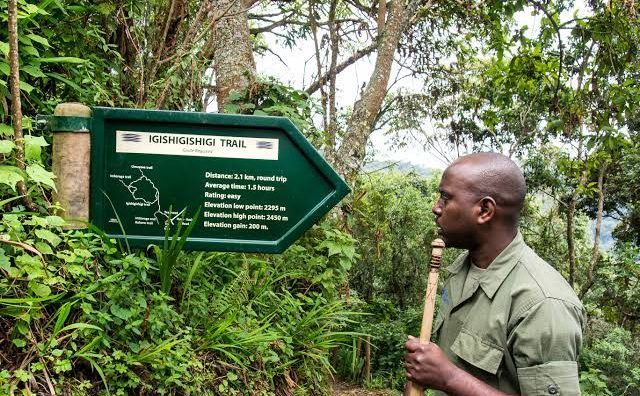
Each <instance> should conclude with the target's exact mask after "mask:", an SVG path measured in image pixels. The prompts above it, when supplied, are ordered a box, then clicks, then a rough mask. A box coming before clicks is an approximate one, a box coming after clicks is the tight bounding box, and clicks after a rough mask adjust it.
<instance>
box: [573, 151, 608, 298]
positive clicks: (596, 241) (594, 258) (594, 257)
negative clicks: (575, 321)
mask: <svg viewBox="0 0 640 396" xmlns="http://www.w3.org/2000/svg"><path fill="white" fill-rule="evenodd" d="M607 166H608V164H607V163H605V164H603V165H602V168H600V174H599V175H598V213H597V214H596V232H595V236H594V237H593V250H592V251H591V263H590V265H589V273H588V274H587V281H586V282H585V284H584V285H582V288H581V289H580V295H579V297H580V299H582V298H583V297H584V295H585V294H587V292H588V291H589V289H590V288H591V286H593V273H594V271H595V269H596V265H597V264H598V259H599V258H600V229H601V228H602V215H603V212H604V196H605V193H606V187H605V186H604V175H605V174H606V172H607Z"/></svg>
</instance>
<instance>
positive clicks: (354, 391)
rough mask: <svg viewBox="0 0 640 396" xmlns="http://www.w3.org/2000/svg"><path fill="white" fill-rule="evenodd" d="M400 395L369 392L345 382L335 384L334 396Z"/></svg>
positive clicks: (382, 391) (391, 392) (386, 392)
mask: <svg viewBox="0 0 640 396" xmlns="http://www.w3.org/2000/svg"><path fill="white" fill-rule="evenodd" d="M397 395H398V393H396V392H393V391H388V390H387V391H384V390H369V389H363V388H360V387H358V386H354V385H349V384H346V383H344V382H336V383H334V384H333V396H397Z"/></svg>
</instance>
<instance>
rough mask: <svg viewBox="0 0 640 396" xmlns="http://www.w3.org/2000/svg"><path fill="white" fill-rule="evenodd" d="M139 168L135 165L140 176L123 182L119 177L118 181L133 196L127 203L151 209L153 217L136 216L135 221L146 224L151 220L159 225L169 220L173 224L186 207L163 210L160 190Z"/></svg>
mask: <svg viewBox="0 0 640 396" xmlns="http://www.w3.org/2000/svg"><path fill="white" fill-rule="evenodd" d="M141 168H142V167H137V169H138V171H140V176H139V177H138V178H137V179H135V180H133V181H132V182H125V181H124V180H122V179H120V183H122V185H123V186H124V187H125V188H126V189H127V190H128V191H129V193H130V194H131V198H133V201H131V202H127V205H131V206H136V207H141V208H146V209H150V210H153V214H152V216H153V217H137V216H136V222H138V221H146V222H147V224H148V222H149V221H151V222H155V224H161V225H163V224H165V223H166V222H169V224H171V225H173V224H174V222H175V221H176V219H178V217H180V216H181V215H182V213H184V211H185V209H186V208H185V209H182V210H181V211H180V212H174V211H171V210H168V209H167V210H163V209H162V207H161V206H160V190H158V188H157V187H156V185H155V183H154V182H153V180H151V179H150V178H149V177H147V175H145V173H144V171H143V170H142V169H141Z"/></svg>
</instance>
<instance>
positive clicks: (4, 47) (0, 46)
mask: <svg viewBox="0 0 640 396" xmlns="http://www.w3.org/2000/svg"><path fill="white" fill-rule="evenodd" d="M0 52H2V54H3V55H4V56H7V55H9V43H5V42H4V41H0Z"/></svg>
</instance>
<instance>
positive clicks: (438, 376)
mask: <svg viewBox="0 0 640 396" xmlns="http://www.w3.org/2000/svg"><path fill="white" fill-rule="evenodd" d="M405 348H406V350H407V353H406V354H405V355H404V361H405V363H404V367H405V369H406V370H407V374H406V375H407V379H408V380H409V381H411V382H414V383H416V384H419V385H422V386H423V387H427V388H431V389H437V390H442V391H446V389H447V384H449V383H451V379H452V378H454V377H455V376H456V375H457V374H458V372H459V370H460V369H458V368H457V367H456V366H455V365H454V364H453V363H451V362H450V361H449V359H448V358H447V356H446V355H445V354H444V352H443V351H442V349H440V347H438V346H437V345H436V344H434V343H432V342H430V343H428V344H422V343H420V341H419V340H418V339H417V338H415V337H411V336H409V340H408V341H407V343H406V344H405Z"/></svg>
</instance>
